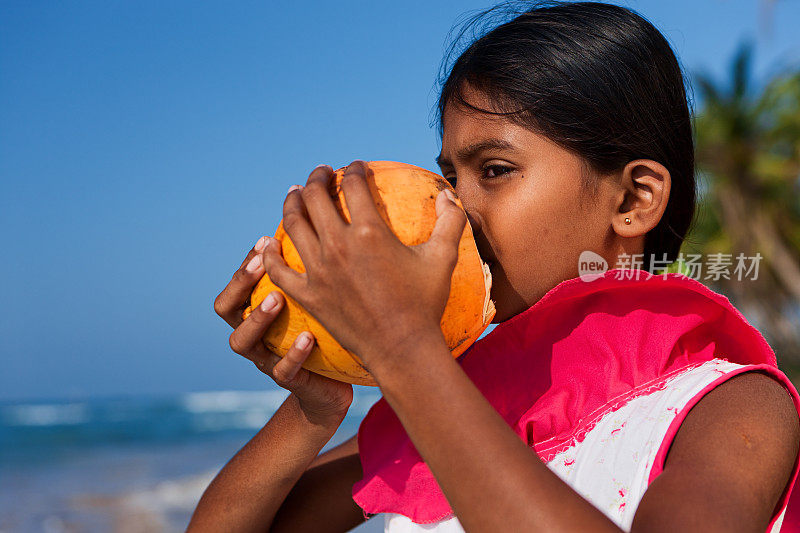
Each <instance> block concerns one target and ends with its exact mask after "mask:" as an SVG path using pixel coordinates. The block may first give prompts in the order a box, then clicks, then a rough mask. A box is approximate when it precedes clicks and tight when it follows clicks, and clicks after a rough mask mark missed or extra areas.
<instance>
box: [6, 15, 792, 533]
mask: <svg viewBox="0 0 800 533" xmlns="http://www.w3.org/2000/svg"><path fill="white" fill-rule="evenodd" d="M616 3H620V4H621V5H625V6H627V7H630V8H632V9H634V10H636V11H638V12H639V13H640V14H642V15H643V16H645V17H646V18H648V19H649V20H650V21H651V22H653V23H654V24H655V25H656V26H657V27H658V28H659V29H660V30H661V31H662V32H663V33H664V35H665V36H666V37H667V38H668V40H669V41H670V43H671V44H672V46H673V48H674V50H675V51H676V52H677V54H678V56H679V59H680V61H681V63H682V64H683V67H684V69H685V73H686V75H687V79H688V81H689V83H690V84H691V88H692V89H693V92H692V98H693V102H694V106H695V110H696V115H697V116H696V128H697V146H698V154H697V155H698V178H699V180H700V184H701V185H700V186H701V207H700V211H699V214H698V219H697V225H696V227H695V229H694V230H693V232H692V234H691V235H690V237H689V239H688V240H687V242H686V245H685V250H686V251H687V252H690V253H704V254H706V253H713V252H717V253H720V252H721V253H731V254H734V256H735V255H736V254H738V253H740V252H743V253H745V255H748V256H753V255H755V253H756V252H758V253H760V254H761V255H762V256H763V260H762V261H761V262H760V272H759V276H758V279H757V281H755V282H748V283H735V282H727V281H726V280H724V279H722V280H720V282H714V283H710V282H708V284H709V285H710V286H712V288H714V289H715V290H717V291H720V292H722V293H724V294H726V295H727V296H728V297H729V298H731V300H732V301H733V302H734V304H735V305H737V307H739V309H741V310H742V311H743V312H744V314H745V316H746V317H747V318H748V319H749V320H750V321H751V322H752V323H753V324H755V325H756V326H757V327H758V328H759V329H760V330H761V331H762V332H763V333H764V335H765V336H766V337H767V340H769V341H770V343H771V344H772V346H773V347H774V348H775V350H776V352H777V354H778V358H779V361H780V364H781V366H782V368H783V369H784V371H785V372H787V374H789V375H790V376H791V377H793V378H794V379H795V380H797V379H798V378H800V181H798V176H800V38H799V37H798V34H797V22H798V21H800V2H797V1H790V0H784V1H780V0H775V1H769V0H760V1H759V0H737V1H732V0H728V1H726V0H691V1H690V0H675V1H671V2H660V1H657V0H638V1H635V0H630V1H627V2H616ZM489 5H491V4H490V3H484V2H474V1H461V2H444V1H442V2H432V1H429V0H424V1H423V0H409V1H406V2H392V3H389V2H386V3H383V2H371V1H350V0H342V1H339V2H335V3H334V2H330V3H328V2H304V3H296V2H295V3H277V2H270V3H266V2H226V3H222V2H188V1H173V2H123V1H109V0H104V1H97V2H89V1H76V2H63V3H54V2H36V1H32V2H21V1H20V2H12V1H4V2H0V228H1V229H0V231H2V253H1V254H0V284H1V288H2V294H3V296H4V298H3V301H4V302H5V307H4V308H3V309H2V310H0V361H2V366H1V367H0V368H1V369H0V479H2V482H1V483H0V532H6V531H25V532H27V531H48V532H51V531H52V532H57V531H91V532H94V531H120V532H133V531H154V532H158V531H180V530H183V529H184V528H185V526H186V523H187V521H188V518H189V516H190V514H191V512H192V510H193V508H194V505H195V504H196V502H197V499H198V498H199V496H200V494H201V493H202V491H203V490H204V488H205V486H206V485H207V484H208V482H209V481H210V479H211V478H212V477H213V475H214V474H215V473H216V472H217V471H218V469H219V468H220V467H221V466H222V465H223V464H224V463H225V461H227V460H228V459H229V458H230V457H231V456H232V455H233V454H234V453H235V452H236V451H237V450H238V449H239V447H241V446H242V445H243V444H244V443H245V442H246V441H247V440H248V439H249V438H250V437H251V436H252V435H253V434H255V432H256V431H257V430H258V429H259V428H260V427H262V426H263V424H264V423H265V422H266V420H267V419H268V418H269V417H270V416H271V414H272V412H273V411H274V410H275V409H276V407H277V406H278V405H279V404H280V402H281V401H282V400H283V398H284V397H285V394H284V393H283V392H282V391H281V390H279V389H278V388H277V387H276V386H274V385H273V384H272V382H271V381H270V380H269V379H268V378H266V377H265V376H263V375H262V374H261V373H260V372H258V371H257V370H256V369H255V367H253V366H252V364H251V363H249V362H248V361H246V360H244V359H243V358H241V357H239V356H237V355H235V354H233V353H232V352H231V351H230V349H229V347H228V335H229V329H228V326H227V325H226V324H224V323H223V322H222V320H220V319H219V318H218V317H217V316H216V315H215V314H214V312H213V310H212V302H213V299H214V297H215V296H216V295H217V293H219V291H220V290H221V289H222V288H223V287H224V285H225V284H226V283H227V281H228V279H229V278H230V276H231V274H232V273H233V271H234V270H235V269H236V268H237V267H238V265H239V263H240V262H241V260H242V258H243V256H244V254H245V253H246V252H247V250H248V249H249V248H251V247H252V246H253V244H254V243H255V241H256V240H257V239H258V238H259V237H260V236H261V235H264V234H269V235H271V234H273V233H274V231H275V228H276V227H277V224H278V222H279V220H280V213H281V206H282V203H283V199H284V196H285V192H286V189H287V188H288V187H289V186H290V185H292V184H295V183H305V180H306V178H307V176H308V173H309V172H310V170H311V169H312V168H313V167H315V166H316V165H317V164H320V163H329V164H331V165H333V166H334V168H338V167H339V166H343V165H346V164H348V163H349V162H350V161H352V160H353V159H356V158H360V159H366V160H378V159H389V160H397V161H404V162H408V163H412V164H415V165H419V166H422V167H425V168H427V169H430V170H433V171H435V172H438V168H437V167H436V165H435V163H434V157H435V156H436V155H437V154H438V151H439V142H438V138H437V136H436V134H435V130H434V129H433V128H432V127H431V125H430V119H431V118H432V112H431V111H432V107H433V105H434V103H435V99H436V94H437V93H436V86H435V80H436V75H437V73H438V69H439V64H440V61H441V59H442V54H443V52H444V47H445V45H446V44H447V35H448V31H449V30H450V28H451V27H452V26H453V24H455V23H457V22H458V21H459V20H462V19H461V18H460V17H462V16H463V15H464V14H465V13H466V14H469V13H468V12H470V11H471V10H473V9H476V8H484V7H487V6H489ZM377 399H378V394H377V391H376V390H375V389H369V388H361V387H359V388H357V390H356V401H355V404H354V406H353V408H352V409H351V412H350V414H349V415H348V418H347V420H346V422H345V424H344V426H343V427H342V429H341V430H340V432H339V433H338V434H337V436H336V437H335V439H334V442H339V441H341V440H343V439H344V438H347V437H348V436H350V435H352V434H354V433H355V431H356V429H357V427H358V423H359V422H360V419H361V417H363V415H364V413H365V412H366V410H367V409H368V408H369V406H370V405H371V404H372V403H374V401H376V400H377ZM371 522H374V521H371ZM381 525H382V524H379V523H372V524H370V523H367V524H366V525H365V526H362V528H361V529H363V530H365V531H366V530H370V531H380V530H381Z"/></svg>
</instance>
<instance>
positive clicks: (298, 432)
mask: <svg viewBox="0 0 800 533" xmlns="http://www.w3.org/2000/svg"><path fill="white" fill-rule="evenodd" d="M438 110H439V115H438V118H439V126H440V133H441V143H442V148H441V153H440V154H439V156H438V157H437V162H438V164H439V165H440V168H441V172H442V174H443V175H444V177H445V178H447V179H448V180H449V181H450V182H451V184H452V185H453V186H454V189H455V191H456V193H457V198H456V197H454V195H453V194H452V193H451V192H449V191H443V192H442V193H441V194H440V195H439V197H438V198H437V199H436V211H437V223H436V227H435V229H434V231H433V233H432V235H431V237H430V239H429V240H428V241H427V242H425V243H423V244H421V245H418V246H416V247H406V246H404V245H403V244H402V243H401V242H400V241H399V240H397V238H396V237H395V236H394V235H393V233H392V232H391V231H390V230H389V228H388V227H387V226H386V224H385V223H384V222H383V220H382V219H381V217H380V215H379V213H378V211H377V209H376V207H375V205H374V203H373V200H372V196H371V194H370V192H369V189H368V187H367V185H366V181H365V172H367V171H368V169H367V168H366V166H365V165H364V164H363V162H361V161H355V162H353V163H352V164H351V165H350V166H349V167H348V168H347V171H346V175H345V177H344V180H343V183H342V188H343V190H344V193H345V197H346V201H347V205H348V208H349V209H350V212H351V215H352V223H351V224H347V223H345V222H344V221H343V220H342V219H341V218H340V217H339V215H338V214H337V212H336V210H335V208H334V206H333V203H332V200H331V198H330V197H329V195H328V192H327V189H328V183H329V181H330V179H331V176H332V174H333V169H332V168H331V167H329V166H326V165H321V166H318V167H317V168H315V169H314V170H313V171H312V172H311V174H310V176H309V178H308V181H307V183H306V185H305V187H302V186H299V185H295V186H293V187H292V188H290V190H289V194H288V195H287V197H286V200H285V202H284V208H283V217H284V227H285V228H286V230H287V232H288V234H289V236H290V238H291V239H292V241H293V242H294V243H295V245H296V246H297V249H298V251H299V253H300V255H301V258H302V260H303V263H304V265H305V267H306V269H307V271H306V272H305V273H303V274H299V273H297V272H295V271H294V270H292V269H290V268H289V267H288V266H287V265H286V264H285V262H284V261H283V259H282V257H281V244H280V242H277V241H276V240H275V239H270V238H267V237H262V238H261V239H259V240H258V242H257V244H256V245H255V246H254V248H253V249H252V250H251V251H250V252H249V253H248V255H247V257H246V258H245V260H244V262H243V263H242V265H241V267H240V268H239V270H237V272H236V274H235V275H234V277H233V279H232V280H231V282H230V283H229V284H228V286H227V287H226V288H225V290H223V291H222V293H221V294H220V295H219V296H218V298H217V300H216V302H215V309H216V311H217V313H218V314H219V315H220V316H222V317H223V318H224V319H225V320H226V321H227V322H228V323H229V324H230V325H231V326H233V327H234V328H235V329H234V332H233V334H232V335H231V337H230V344H231V347H232V348H233V350H234V351H235V352H237V353H239V354H242V355H244V356H245V357H247V358H249V359H251V360H253V361H254V362H255V363H256V364H257V365H258V366H259V368H261V369H262V371H263V372H265V373H266V374H268V375H269V376H271V377H272V378H273V379H274V380H275V381H276V382H277V383H278V384H279V385H280V386H282V387H284V388H286V389H288V390H289V391H291V394H290V395H289V397H288V398H287V400H286V401H285V402H284V404H283V405H282V406H281V407H280V408H279V409H278V411H277V412H276V413H275V415H274V416H273V417H272V418H271V419H270V420H269V422H268V423H267V424H266V426H265V427H264V428H263V429H262V430H261V431H259V433H258V434H257V435H256V436H255V437H254V438H253V439H252V440H251V441H250V442H249V443H248V444H247V445H246V446H245V447H244V448H242V450H241V451H239V453H237V454H236V456H235V457H233V459H231V461H230V462H229V463H228V464H227V465H226V466H225V467H224V468H223V469H222V471H221V472H220V473H219V475H218V476H217V477H216V479H214V481H213V482H212V483H211V485H210V486H209V487H208V489H207V490H206V492H205V494H204V495H203V498H202V499H201V501H200V503H199V505H198V507H197V509H196V511H195V514H194V516H193V518H192V522H191V524H190V530H193V531H194V530H196V531H204V530H208V531H263V530H266V529H271V530H277V531H283V530H286V531H315V532H317V531H345V530H348V529H350V528H352V527H355V526H356V525H358V524H359V523H361V522H363V521H364V519H365V518H368V517H369V516H371V515H373V514H376V513H385V520H386V523H385V524H386V525H385V527H386V530H387V531H397V532H399V531H461V530H462V528H463V529H465V530H468V531H508V530H512V531H620V530H622V531H656V530H658V531H661V530H664V531H765V530H770V531H778V530H779V529H780V527H781V521H782V520H783V518H784V515H785V511H786V507H787V501H788V499H789V495H790V491H791V487H792V485H793V483H794V480H795V478H796V477H797V469H798V465H797V460H798V442H799V441H800V424H799V422H798V408H799V407H800V399H799V398H798V396H797V392H796V390H795V389H794V387H792V385H791V383H790V382H789V381H788V380H787V379H786V377H785V376H784V375H783V373H781V372H780V371H779V370H778V369H777V367H776V364H775V357H774V354H773V352H772V350H771V349H770V347H769V346H768V345H767V344H766V342H765V341H764V339H763V337H761V335H760V334H759V333H758V331H757V330H755V329H754V328H753V327H752V326H750V325H749V324H748V323H747V322H746V320H745V319H744V318H743V317H742V315H741V314H740V313H739V312H738V311H737V310H736V309H735V308H733V307H732V306H731V305H730V303H729V302H728V300H727V299H726V298H724V297H723V296H720V295H718V294H716V293H714V292H712V291H711V290H709V289H707V288H706V287H705V286H703V285H702V284H701V283H699V282H697V281H695V280H694V279H692V278H689V277H686V276H683V275H679V274H668V275H664V276H653V275H651V273H652V272H654V271H655V270H656V267H657V266H658V265H659V264H660V265H662V266H663V265H666V264H668V263H670V262H672V261H674V260H675V259H676V257H677V256H678V250H679V248H680V245H681V242H682V240H683V238H684V236H685V234H686V232H687V230H688V228H689V225H690V222H691V219H692V216H693V213H694V202H695V183H694V158H693V143H692V130H691V122H690V114H689V109H688V105H687V100H686V94H685V92H684V85H683V79H682V75H681V70H680V67H679V65H678V63H677V61H676V58H675V56H674V54H673V52H672V50H671V49H670V47H669V45H668V43H667V42H666V40H665V39H664V37H663V36H662V35H661V34H660V33H659V32H658V31H657V30H656V29H655V28H654V27H653V26H652V25H651V24H650V23H649V22H647V21H646V20H645V19H643V18H642V17H640V16H639V15H637V14H636V13H634V12H632V11H630V10H628V9H625V8H622V7H616V6H611V5H605V4H600V3H572V4H570V3H549V4H547V5H542V6H536V7H534V8H531V9H530V10H529V11H527V12H524V13H522V14H520V15H519V16H517V17H516V18H514V19H513V20H511V21H509V22H506V23H504V24H501V25H499V26H498V27H496V28H494V29H493V30H491V31H489V32H488V33H487V34H485V35H484V36H482V37H481V38H479V39H477V40H476V41H475V42H473V43H472V44H471V45H470V46H469V47H468V48H467V49H466V50H465V51H464V52H463V53H462V54H461V55H460V56H459V57H458V59H457V61H456V62H455V63H454V64H453V66H452V68H450V69H449V72H448V74H447V77H446V79H445V81H444V84H443V86H442V91H441V95H440V99H439V105H438ZM462 207H463V210H462ZM465 211H466V216H465ZM467 222H469V223H470V225H471V227H472V231H473V233H474V235H475V239H476V242H477V245H478V250H479V252H480V253H481V255H482V257H483V259H484V260H485V261H487V262H489V263H490V264H491V272H492V280H493V286H492V292H491V297H492V299H493V300H494V302H495V306H496V309H497V313H496V316H495V319H494V321H495V322H496V323H498V325H497V327H496V328H495V329H494V330H493V331H492V332H490V333H489V334H488V335H486V336H485V337H483V338H482V339H480V340H478V341H477V342H476V343H474V344H473V345H472V346H471V347H470V349H469V350H468V351H467V352H466V353H465V354H463V355H462V356H461V357H460V358H459V359H458V360H454V359H453V358H452V356H451V355H450V351H449V349H448V347H447V345H446V344H445V343H444V338H443V336H442V333H441V330H440V327H439V321H440V318H441V316H442V312H443V310H444V306H445V302H446V300H447V296H448V292H449V281H450V275H451V273H452V270H453V268H454V265H455V262H456V260H457V244H458V239H459V236H460V235H461V233H462V231H463V228H464V226H465V224H466V223H467ZM587 251H589V252H592V253H594V254H597V255H599V256H600V257H601V258H602V259H603V260H605V261H606V263H607V264H610V265H616V266H619V265H625V266H628V267H631V266H632V267H638V268H626V269H622V268H612V269H611V270H608V271H606V272H605V273H603V274H598V275H597V276H593V277H589V278H583V277H581V276H580V271H579V260H580V258H581V255H582V254H583V253H584V252H587ZM642 255H643V257H644V259H646V260H645V261H644V262H643V263H642V264H637V263H636V262H635V261H634V262H630V261H628V260H629V259H631V258H636V257H641V256H642ZM584 257H585V255H584ZM594 257H596V256H594ZM623 258H624V259H623ZM265 272H266V273H267V274H268V275H269V277H270V279H272V280H273V281H274V282H275V283H276V284H277V285H278V286H279V287H281V289H283V290H284V291H285V293H286V294H288V295H289V296H291V297H292V298H294V299H296V300H297V301H299V302H300V303H301V304H302V305H303V306H304V307H305V308H306V309H308V310H309V311H310V312H311V313H312V314H313V315H314V316H315V317H317V318H318V319H319V320H320V322H321V323H322V324H323V325H324V326H325V327H326V328H327V329H328V331H330V332H331V333H332V334H333V335H334V336H335V337H336V338H337V340H339V341H340V343H341V344H342V345H343V346H344V347H346V348H348V349H349V350H352V351H353V352H354V353H356V354H357V355H358V356H359V358H360V359H361V360H362V362H363V363H364V365H366V367H367V368H368V369H369V371H370V373H371V374H372V375H373V376H374V377H375V379H376V380H377V382H378V384H379V385H380V389H381V392H382V393H383V399H382V400H381V401H379V402H378V403H376V404H375V405H374V406H373V407H372V409H371V410H370V412H369V413H368V414H367V416H366V417H365V419H364V421H363V422H362V424H361V427H360V428H359V432H358V435H357V436H356V437H353V438H352V439H350V440H349V441H347V442H346V443H344V444H342V445H340V446H338V447H336V448H333V449H331V450H330V451H328V452H326V453H324V454H321V455H318V454H319V452H320V450H321V449H322V448H323V446H324V445H325V444H326V443H327V442H328V440H329V439H330V438H331V436H332V435H333V434H334V432H335V431H336V429H337V427H338V426H339V424H340V423H341V421H342V419H343V418H344V415H345V413H346V411H347V409H348V406H349V405H350V402H351V400H352V388H351V387H350V386H349V385H347V384H344V383H340V382H336V381H331V380H329V379H326V378H323V377H321V376H319V375H316V374H312V373H309V372H307V371H306V370H304V369H302V368H301V366H300V365H301V364H302V362H303V360H304V358H305V357H307V355H308V353H309V351H310V347H311V346H312V344H313V338H311V337H310V334H309V333H307V332H304V333H302V334H301V335H299V336H298V338H297V340H296V342H295V345H294V347H293V348H292V350H291V351H290V352H289V353H288V354H287V355H286V356H285V357H284V358H282V359H280V358H278V357H277V356H275V355H274V354H271V353H270V352H268V351H267V349H266V348H265V346H264V344H263V343H262V342H261V340H260V339H261V337H262V335H263V334H264V332H265V330H266V329H267V327H268V326H269V325H270V323H271V322H272V321H273V320H274V319H275V317H276V315H277V314H278V313H279V312H280V310H281V308H282V305H283V304H284V302H285V301H284V297H283V296H282V294H281V293H280V292H277V291H276V292H275V293H273V296H274V298H267V299H266V300H265V301H264V303H263V304H261V305H260V306H259V307H258V308H257V310H256V311H254V312H253V313H252V314H251V315H250V316H249V317H248V319H247V320H244V321H242V319H241V316H242V309H243V307H244V306H245V305H246V301H247V299H248V295H249V294H250V291H251V290H252V287H253V286H254V284H255V283H256V282H257V281H258V279H259V278H261V276H262V275H264V273H265ZM742 282H743V283H746V282H747V281H746V280H743V281H742ZM365 317H367V318H366V319H365Z"/></svg>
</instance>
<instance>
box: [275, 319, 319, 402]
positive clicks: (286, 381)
mask: <svg viewBox="0 0 800 533" xmlns="http://www.w3.org/2000/svg"><path fill="white" fill-rule="evenodd" d="M313 347H314V336H313V335H311V333H310V332H308V331H304V332H302V333H301V334H300V335H298V336H297V338H296V339H295V341H294V343H293V344H292V346H291V348H289V351H288V352H286V355H284V356H283V358H282V359H281V360H280V361H278V362H277V363H276V364H275V366H274V367H273V368H272V377H273V379H275V382H276V383H277V384H278V385H280V386H281V387H285V388H291V386H292V385H297V384H296V383H292V382H293V381H295V378H297V377H298V372H300V369H301V368H302V367H303V363H305V361H306V359H308V356H309V355H310V354H311V350H312V349H313Z"/></svg>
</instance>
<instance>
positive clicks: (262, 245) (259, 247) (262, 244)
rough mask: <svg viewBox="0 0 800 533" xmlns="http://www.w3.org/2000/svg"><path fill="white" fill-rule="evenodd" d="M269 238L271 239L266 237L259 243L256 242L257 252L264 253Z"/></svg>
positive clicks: (259, 240)
mask: <svg viewBox="0 0 800 533" xmlns="http://www.w3.org/2000/svg"><path fill="white" fill-rule="evenodd" d="M268 238H269V237H266V236H264V237H261V238H260V239H258V242H256V245H255V246H254V248H255V250H256V252H263V251H264V248H266V247H267V239H268Z"/></svg>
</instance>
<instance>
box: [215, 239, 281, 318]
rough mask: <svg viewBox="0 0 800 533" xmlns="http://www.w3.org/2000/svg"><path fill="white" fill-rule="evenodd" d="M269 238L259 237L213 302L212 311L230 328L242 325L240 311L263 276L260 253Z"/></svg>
mask: <svg viewBox="0 0 800 533" xmlns="http://www.w3.org/2000/svg"><path fill="white" fill-rule="evenodd" d="M269 241H270V237H266V236H264V237H261V238H260V239H258V242H256V244H255V246H253V248H252V249H251V250H250V252H249V253H248V254H247V257H245V259H244V261H243V262H242V264H241V266H240V267H239V269H238V270H237V271H236V272H234V274H233V277H231V280H230V281H229V282H228V284H227V285H226V286H225V288H224V289H223V290H222V292H221V293H219V295H217V297H216V299H215V300H214V311H215V312H216V313H217V314H218V315H219V316H220V317H222V319H223V320H225V322H227V323H228V324H230V326H231V327H234V328H235V327H236V326H238V325H239V324H241V323H242V309H243V308H244V307H245V306H246V304H247V301H248V299H249V298H250V294H251V293H252V292H253V287H254V286H255V285H256V283H258V281H259V280H260V279H261V277H262V276H263V275H264V266H263V264H262V259H261V253H262V252H263V251H264V250H265V249H266V247H267V244H268V243H269Z"/></svg>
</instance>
